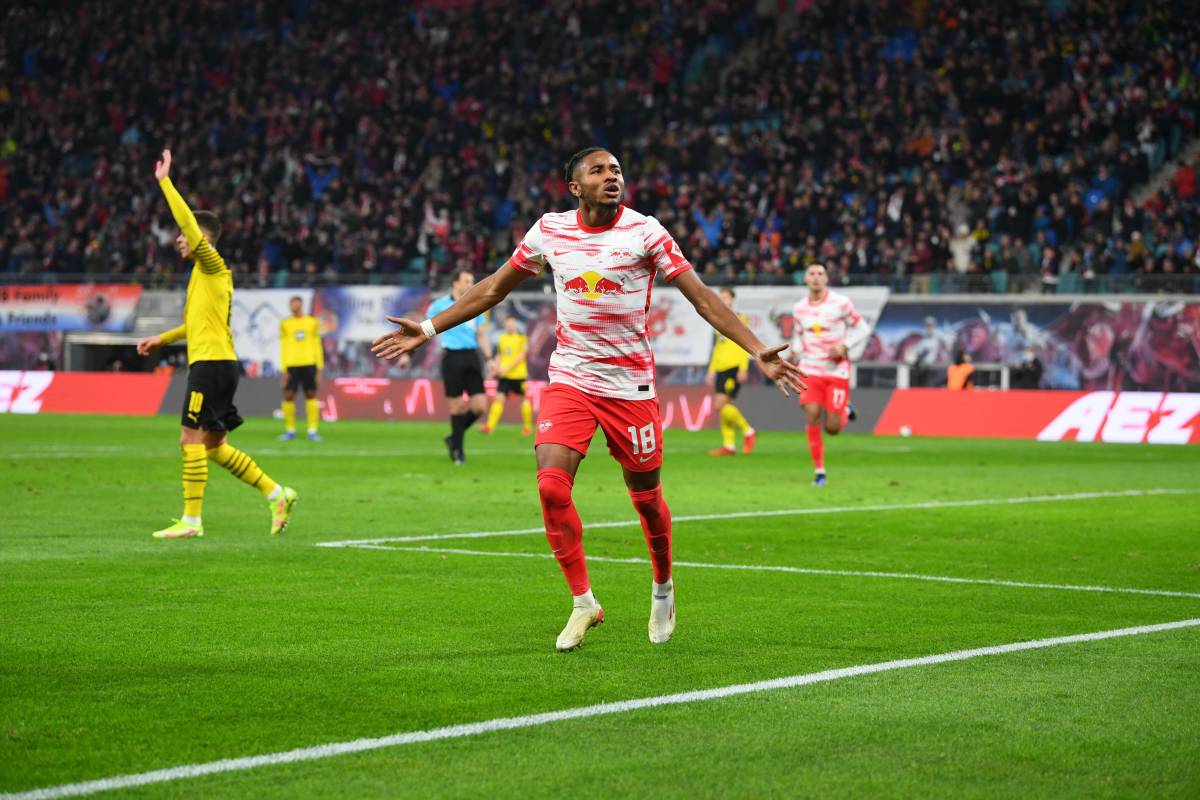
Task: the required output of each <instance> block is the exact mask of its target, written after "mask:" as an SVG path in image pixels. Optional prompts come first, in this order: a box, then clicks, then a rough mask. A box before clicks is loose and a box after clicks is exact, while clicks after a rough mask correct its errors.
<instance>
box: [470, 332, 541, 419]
mask: <svg viewBox="0 0 1200 800" xmlns="http://www.w3.org/2000/svg"><path fill="white" fill-rule="evenodd" d="M528 352H529V337H528V336H526V335H525V334H523V333H521V331H520V329H519V328H518V327H517V320H516V317H511V316H510V317H509V318H508V319H506V320H504V333H502V334H500V345H499V347H498V348H497V351H496V374H497V375H499V376H500V385H499V386H498V387H497V389H496V399H495V400H493V401H492V407H491V409H490V410H489V411H488V418H487V424H486V425H484V426H483V428H482V431H483V433H491V432H492V431H494V430H496V423H498V422H499V421H500V417H501V416H502V415H503V414H504V403H505V401H506V400H508V398H509V397H510V396H511V395H514V394H515V395H517V396H518V397H520V398H521V435H522V436H528V435H529V434H531V433H533V404H532V403H530V402H529V398H528V397H526V396H525V379H526V378H528V377H529V364H528V361H527V360H526V356H527V355H528Z"/></svg>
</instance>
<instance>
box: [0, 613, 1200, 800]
mask: <svg viewBox="0 0 1200 800" xmlns="http://www.w3.org/2000/svg"><path fill="white" fill-rule="evenodd" d="M1196 626H1200V618H1194V619H1182V620H1177V621H1175V622H1164V623H1160V624H1157V625H1137V626H1134V627H1130V628H1116V629H1113V630H1106V631H1095V632H1093V633H1079V634H1073V635H1070V636H1055V637H1052V638H1048V639H1035V640H1032V641H1026V642H1012V643H1010V644H1001V645H993V646H990V647H976V648H971V649H968V650H954V651H951V652H949V653H938V654H936V655H928V656H921V657H918V658H902V659H896V660H893V661H880V662H876V663H873V664H861V665H858V666H853V667H843V668H841V669H829V670H823V671H821V672H810V673H806V674H802V675H790V676H788V677H783V678H773V679H770V680H764V681H755V682H754V683H737V684H732V685H729V686H720V687H716V688H712V689H698V690H694V691H688V692H677V693H675V694H664V695H657V696H654V697H640V698H636V699H632V700H619V701H616V702H611V703H597V704H595V705H589V706H578V707H575V708H566V709H562V710H561V711H547V712H543V713H540V714H527V715H524V716H519V717H500V718H497V719H489V720H483V721H480V722H470V723H466V724H462V725H449V726H446V727H442V728H432V729H429V730H423V731H408V732H405V733H395V734H392V735H390V736H380V737H377V738H367V739H355V740H353V741H348V742H331V743H329V744H322V745H317V746H315V747H301V748H297V749H295V750H286V751H283V752H278V753H266V754H263V755H257V756H246V757H243V758H228V759H222V760H220V761H208V762H205V763H201V764H185V765H183V766H178V767H169V768H167V769H159V770H153V771H151V772H139V773H134V774H130V775H116V776H113V777H109V778H100V779H98V780H92V781H83V782H80V783H68V784H62V785H59V786H48V787H45V788H42V789H32V790H29V791H23V792H13V793H10V794H0V800H54V798H59V797H82V796H84V795H90V794H97V793H99V792H108V791H116V790H118V789H131V788H133V787H135V786H146V785H149V784H155V783H168V782H171V781H178V780H185V779H187V778H199V777H202V776H204V775H216V774H220V773H225V772H244V771H246V770H251V769H258V768H260V767H270V766H276V765H279V764H295V763H298V762H304V761H316V760H318V759H324V758H332V757H334V756H341V755H347V754H349V753H364V752H369V751H372V750H381V749H384V748H391V747H400V746H403V745H409V744H418V743H423V742H438V741H445V740H447V739H461V738H464V737H468V736H480V735H483V734H488V733H496V732H499V731H510V730H520V729H522V728H536V727H539V726H542V725H550V724H553V723H556V722H566V721H569V720H578V719H587V718H589V717H600V716H607V715H612V714H626V713H629V712H631V711H641V710H644V709H654V708H662V707H665V706H674V705H680V704H683V703H703V702H708V701H711V700H723V699H725V698H729V697H738V696H741V695H750V694H757V693H760V692H773V691H779V690H782V689H795V688H798V687H801V686H811V685H814V684H818V683H828V682H830V681H838V680H844V679H846V678H857V677H861V676H864V675H875V674H879V673H882V672H893V671H896V670H902V669H912V668H914V667H928V666H934V665H937V664H946V663H950V662H956V661H969V660H971V659H976V658H984V657H987V656H999V655H1007V654H1009V653H1021V652H1027V651H1031V650H1044V649H1046V648H1050V647H1061V646H1064V645H1071V644H1080V643H1083V642H1098V641H1103V640H1105V639H1117V638H1121V637H1125V636H1142V635H1145V634H1151V633H1161V632H1164V631H1173V630H1180V629H1183V628H1194V627H1196Z"/></svg>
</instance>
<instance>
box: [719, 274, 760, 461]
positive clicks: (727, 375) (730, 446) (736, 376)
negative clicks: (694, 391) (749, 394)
mask: <svg viewBox="0 0 1200 800" xmlns="http://www.w3.org/2000/svg"><path fill="white" fill-rule="evenodd" d="M717 293H718V294H719V295H720V296H721V300H722V301H723V302H724V303H725V305H727V306H729V307H730V308H733V300H734V294H733V289H730V288H729V287H723V288H721V289H719V290H718V292H717ZM737 316H738V319H740V320H741V321H742V324H746V322H747V320H746V316H745V315H744V314H738V315H737ZM749 368H750V355H749V354H748V353H747V352H746V351H745V350H743V349H742V348H740V347H738V345H737V343H736V342H734V341H733V340H731V339H728V338H726V337H725V336H722V335H721V334H720V333H717V335H716V339H715V341H714V342H713V351H712V360H711V361H709V362H708V379H709V381H710V382H711V383H712V387H713V410H714V411H716V412H717V414H718V415H719V416H720V419H721V446H720V447H718V448H717V449H716V450H709V451H708V454H709V455H710V456H731V455H733V454H734V453H736V452H737V450H736V449H735V448H736V445H737V431H741V433H742V452H743V453H746V454H747V455H749V454H750V453H751V452H752V451H753V450H754V440H755V433H754V428H751V427H750V423H749V422H747V421H746V418H745V417H744V416H742V412H741V411H739V410H738V407H737V406H735V405H734V404H733V401H734V400H735V399H737V396H738V391H739V390H740V389H741V388H742V384H743V383H745V382H746V371H747V370H748V369H749Z"/></svg>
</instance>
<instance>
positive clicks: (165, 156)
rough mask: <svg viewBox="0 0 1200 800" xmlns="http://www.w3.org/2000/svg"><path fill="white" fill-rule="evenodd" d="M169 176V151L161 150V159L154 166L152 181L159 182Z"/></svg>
mask: <svg viewBox="0 0 1200 800" xmlns="http://www.w3.org/2000/svg"><path fill="white" fill-rule="evenodd" d="M170 175H171V151H170V150H163V151H162V158H160V159H159V160H158V161H157V162H156V163H155V165H154V180H156V181H161V180H162V179H163V178H167V177H170Z"/></svg>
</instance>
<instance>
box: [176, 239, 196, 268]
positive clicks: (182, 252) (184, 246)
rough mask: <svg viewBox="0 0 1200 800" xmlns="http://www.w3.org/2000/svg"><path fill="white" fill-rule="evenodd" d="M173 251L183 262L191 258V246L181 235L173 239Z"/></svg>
mask: <svg viewBox="0 0 1200 800" xmlns="http://www.w3.org/2000/svg"><path fill="white" fill-rule="evenodd" d="M175 251H176V252H177V253H179V257H180V258H182V259H183V260H184V261H187V260H188V259H189V258H191V257H192V246H191V245H190V244H188V240H187V237H186V236H184V235H183V234H182V233H181V234H179V237H178V238H176V239H175Z"/></svg>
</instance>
